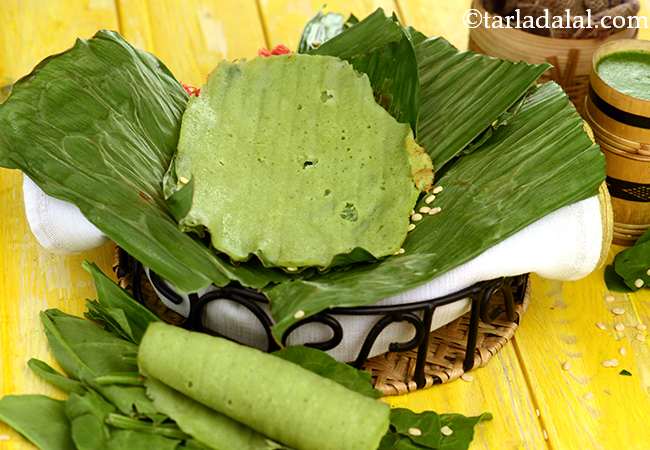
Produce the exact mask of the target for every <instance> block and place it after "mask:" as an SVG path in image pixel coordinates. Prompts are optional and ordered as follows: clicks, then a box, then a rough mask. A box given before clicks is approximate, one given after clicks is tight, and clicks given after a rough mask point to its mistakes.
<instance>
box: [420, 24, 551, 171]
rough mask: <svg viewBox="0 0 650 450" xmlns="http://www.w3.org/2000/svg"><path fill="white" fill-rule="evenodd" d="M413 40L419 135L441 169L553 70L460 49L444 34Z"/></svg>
mask: <svg viewBox="0 0 650 450" xmlns="http://www.w3.org/2000/svg"><path fill="white" fill-rule="evenodd" d="M410 33H413V34H415V35H416V36H417V37H416V38H414V40H415V41H416V42H417V41H419V43H418V44H417V45H416V47H415V50H416V55H417V60H418V72H419V79H420V104H419V117H418V126H417V136H416V139H417V141H418V143H419V144H420V145H421V146H422V147H424V149H425V150H426V151H427V152H428V153H429V155H431V159H432V160H433V166H434V167H435V168H436V170H438V169H440V168H442V166H444V165H445V164H446V163H447V162H449V161H450V160H451V159H453V158H454V157H456V156H458V155H459V154H460V152H461V151H462V150H463V149H464V148H466V147H467V145H469V144H470V143H471V142H472V141H474V140H475V139H476V138H477V137H478V136H479V135H480V134H481V133H483V132H484V131H485V130H486V129H487V128H488V127H489V126H490V125H491V124H493V123H494V122H495V121H497V120H498V119H499V117H500V116H501V115H502V114H504V113H505V112H506V111H507V110H508V109H509V108H511V107H512V106H513V105H515V104H516V103H517V101H518V100H520V99H521V98H522V97H523V96H524V95H525V94H526V92H527V91H528V90H529V89H530V87H531V86H532V85H533V84H534V83H535V81H536V80H537V79H538V78H539V77H540V76H541V75H542V74H543V73H544V72H545V71H546V70H547V69H548V66H547V65H545V64H540V65H531V64H527V63H524V62H517V63H515V62H511V61H506V60H501V59H496V58H492V57H489V56H484V55H479V54H477V53H472V52H459V51H458V50H457V49H456V48H455V47H454V46H452V45H451V44H450V43H449V42H447V41H446V40H445V39H443V38H433V39H426V40H422V38H423V35H422V34H421V33H418V32H417V31H415V30H412V29H411V31H410Z"/></svg>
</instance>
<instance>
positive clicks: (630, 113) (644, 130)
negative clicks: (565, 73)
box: [584, 39, 650, 245]
mask: <svg viewBox="0 0 650 450" xmlns="http://www.w3.org/2000/svg"><path fill="white" fill-rule="evenodd" d="M625 50H643V51H647V52H650V42H649V41H639V40H634V39H627V40H619V41H615V42H609V43H607V44H605V45H603V46H602V47H600V48H599V49H598V50H597V51H596V52H595V53H594V56H593V61H592V71H591V75H590V83H591V89H590V91H589V95H588V96H587V99H586V100H585V111H584V112H585V116H586V119H587V121H588V122H589V124H590V125H591V128H592V130H593V132H594V136H595V138H596V142H598V144H600V146H601V148H602V150H603V152H604V153H605V157H606V159H607V186H608V188H609V191H610V194H611V196H612V206H613V208H614V242H615V243H617V244H621V245H632V244H634V242H635V241H636V240H637V239H638V238H639V237H640V236H641V235H642V234H643V233H644V232H645V231H646V230H648V229H649V228H650V101H649V100H642V99H639V98H636V97H632V96H629V95H626V94H623V93H621V92H619V91H617V90H615V89H614V88H612V87H610V86H609V85H608V84H607V83H605V81H603V80H602V79H601V78H600V76H599V75H598V73H597V70H596V69H597V64H598V61H600V59H601V58H602V57H604V56H606V55H608V54H611V53H615V52H618V51H625Z"/></svg>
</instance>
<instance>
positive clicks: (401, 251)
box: [393, 248, 406, 255]
mask: <svg viewBox="0 0 650 450" xmlns="http://www.w3.org/2000/svg"><path fill="white" fill-rule="evenodd" d="M404 253H406V250H404V249H403V248H400V249H399V250H397V251H396V252H395V253H393V255H403V254H404Z"/></svg>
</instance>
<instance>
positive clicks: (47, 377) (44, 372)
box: [27, 358, 85, 393]
mask: <svg viewBox="0 0 650 450" xmlns="http://www.w3.org/2000/svg"><path fill="white" fill-rule="evenodd" d="M27 366H29V368H30V369H31V370H32V372H34V374H35V375H36V376H38V377H40V378H42V379H43V380H44V381H47V382H48V383H50V384H51V385H52V386H54V387H56V388H59V389H61V390H62V391H63V392H67V393H71V392H76V393H83V392H85V389H84V387H83V385H82V384H81V383H80V382H78V381H76V380H71V379H70V378H68V377H66V376H64V375H63V374H60V373H59V372H57V371H56V370H55V369H54V368H52V367H51V366H50V365H49V364H47V363H46V362H44V361H41V360H40V359H35V358H32V359H30V360H29V361H28V362H27Z"/></svg>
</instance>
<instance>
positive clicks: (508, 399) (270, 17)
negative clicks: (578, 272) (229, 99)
mask: <svg viewBox="0 0 650 450" xmlns="http://www.w3.org/2000/svg"><path fill="white" fill-rule="evenodd" d="M643 2H644V5H645V4H647V3H648V0H643ZM323 3H325V2H323V1H322V0H258V1H257V2H256V1H254V0H244V1H238V2H233V1H229V0H190V1H186V2H178V1H173V0H162V1H141V0H115V2H114V1H113V0H60V1H52V2H46V1H44V0H29V1H23V0H9V1H7V0H5V1H3V4H2V7H0V23H2V24H3V26H2V27H0V84H6V83H7V82H10V81H12V80H15V79H16V78H18V77H20V76H22V75H24V74H26V73H27V72H28V71H29V70H30V69H31V68H32V67H33V66H34V64H36V63H37V62H38V61H39V60H40V59H42V58H43V57H45V56H47V55H49V54H52V53H56V52H58V51H61V50H63V49H65V48H67V47H69V46H70V45H71V44H72V43H73V41H74V38H75V37H77V36H81V37H88V36H90V35H92V34H93V33H94V32H95V31H96V30H97V29H99V28H110V29H119V30H120V31H121V32H122V33H123V34H124V35H125V36H126V38H127V39H129V40H130V41H131V42H133V43H134V44H135V45H137V46H139V47H142V48H145V49H147V50H149V51H152V52H154V53H156V54H157V55H158V56H159V57H160V58H161V59H162V60H163V61H164V62H165V63H166V64H167V65H168V66H169V67H170V69H171V70H172V71H173V72H174V73H175V74H176V75H177V77H179V78H180V79H181V80H183V81H185V82H187V83H190V84H196V85H200V84H201V83H202V82H203V80H205V77H206V76H207V74H208V73H209V71H210V70H212V68H213V67H214V66H215V65H216V63H217V62H218V61H219V60H220V59H222V58H229V59H233V58H242V57H248V58H250V57H253V56H254V55H255V54H256V52H257V50H258V48H260V47H262V46H270V45H275V44H278V43H284V44H286V45H288V46H289V47H291V48H295V47H296V45H297V42H298V36H299V34H300V31H301V29H302V27H303V26H304V24H305V22H306V21H307V20H308V19H309V18H310V17H312V16H313V15H314V14H315V12H316V11H317V10H318V8H320V7H321V6H322V4H323ZM326 3H327V4H328V10H330V11H339V12H343V13H345V14H348V13H354V14H356V15H357V16H359V17H363V16H364V15H366V14H368V13H369V12H372V10H374V9H375V8H376V7H379V6H381V7H383V8H384V9H385V10H386V11H389V12H393V11H394V12H396V13H397V14H398V16H399V17H400V19H402V20H404V21H405V22H406V23H408V24H411V25H414V26H415V27H417V28H418V29H421V30H422V31H424V32H425V33H427V34H432V35H434V34H435V35H437V34H440V35H444V36H446V37H447V38H449V39H450V40H451V41H452V43H454V44H455V45H457V46H458V47H460V48H464V47H465V46H466V40H467V31H466V30H465V29H464V27H463V26H462V15H463V14H464V12H465V10H466V8H467V4H469V1H468V2H464V1H453V2H440V1H438V0H436V1H434V0H398V1H395V2H394V1H392V0H352V1H343V0H333V1H328V2H326ZM466 3H467V4H466ZM648 33H649V30H644V31H643V32H642V36H646V37H650V34H648ZM20 180H21V178H20V175H19V174H18V173H16V172H11V171H7V170H2V169H0V215H1V217H3V220H2V221H0V327H1V328H0V395H4V394H7V393H31V392H44V393H52V392H53V391H52V390H51V389H50V388H49V387H47V386H45V385H44V384H43V383H40V382H39V381H38V380H36V379H35V377H33V376H32V375H31V374H30V373H29V372H28V371H27V370H26V368H25V362H26V361H27V360H28V359H29V358H30V357H33V356H37V357H39V358H42V359H45V360H48V361H51V358H50V357H49V354H48V352H47V348H46V343H45V340H44V338H43V335H42V332H41V328H40V324H39V322H38V312H39V311H40V310H42V309H45V308H47V307H59V308H61V309H64V310H65V311H68V312H72V313H77V314H78V313H80V312H81V311H82V310H83V299H84V298H86V297H92V296H93V295H94V291H93V289H92V286H91V285H90V283H89V278H88V277H87V276H86V274H85V273H84V272H83V271H82V270H81V269H80V263H81V261H82V260H83V259H90V260H93V261H96V262H98V263H99V264H100V265H101V266H102V267H103V268H104V270H108V269H109V266H110V261H111V257H112V255H111V250H110V247H109V246H106V247H104V248H102V249H99V250H96V251H94V252H90V253H86V254H83V255H76V256H73V257H64V256H56V255H51V254H48V253H46V252H44V251H42V250H41V249H40V248H39V247H38V245H37V244H36V242H35V240H34V239H33V237H32V236H31V234H30V233H29V230H28V228H27V225H26V222H25V220H24V214H23V208H22V198H21V195H22V194H21V188H20ZM605 297H606V294H605V291H604V286H603V284H602V274H601V273H595V274H593V275H592V276H590V277H589V278H587V279H585V280H582V281H580V282H576V283H564V284H562V283H556V282H550V281H546V280H542V279H540V278H538V277H534V278H533V298H532V301H531V306H530V309H529V312H528V313H527V314H526V316H525V318H524V321H523V325H522V327H521V329H520V330H519V331H518V334H517V338H516V345H514V346H507V347H506V348H504V349H503V350H502V351H501V352H500V353H499V354H498V355H497V356H496V357H495V358H494V359H493V360H492V361H491V362H490V363H489V364H488V366H487V367H486V368H484V369H481V370H479V371H476V372H475V373H474V380H473V381H471V382H464V381H458V382H455V383H452V384H449V385H445V386H440V387H435V388H433V389H430V390H427V391H422V392H418V393H414V394H410V395H407V396H402V397H396V398H391V399H389V400H388V401H389V403H391V404H392V405H394V406H405V407H409V408H412V409H414V410H416V411H420V410H425V409H434V410H437V411H439V412H460V413H463V414H479V413H481V412H484V411H491V412H492V413H493V414H494V416H495V419H494V420H493V421H492V422H490V423H487V424H485V425H483V426H481V427H479V429H478V431H477V436H476V441H475V444H474V446H473V448H482V449H515V448H526V449H538V448H539V449H544V448H547V447H549V448H555V449H564V448H567V449H572V448H580V449H583V448H605V449H609V448H612V449H618V448H626V449H628V448H629V449H636V448H639V449H641V448H648V445H647V442H650V439H647V440H645V441H644V440H643V438H644V437H647V436H650V433H648V432H647V430H646V429H647V426H645V423H647V422H648V421H649V420H650V406H649V404H648V402H649V392H650V350H649V349H648V341H644V342H641V341H639V340H637V334H638V330H636V329H635V328H633V327H634V326H635V325H636V324H638V323H639V322H640V321H641V322H644V323H647V324H648V325H650V294H648V293H647V292H646V293H644V294H642V295H630V296H621V295H617V296H616V299H615V301H614V302H611V303H610V302H607V301H606V300H605ZM615 306H621V307H624V308H625V314H624V315H622V316H620V317H614V316H613V315H612V314H611V313H610V312H608V310H609V309H610V308H611V307H615ZM599 321H602V322H603V323H605V324H606V325H607V326H608V329H607V330H606V331H603V330H600V329H598V328H597V327H596V325H595V324H596V322H599ZM617 322H620V323H623V324H625V326H626V328H625V330H624V331H623V332H621V333H618V332H616V331H615V330H613V329H612V328H611V327H612V326H613V325H614V323H617ZM619 337H620V340H617V338H619ZM621 347H625V348H626V355H625V356H622V355H620V354H619V353H618V352H619V349H620V348H621ZM609 358H618V359H619V361H620V367H618V368H609V369H606V368H604V367H602V364H601V363H602V360H603V359H609ZM565 361H570V367H569V370H563V369H562V364H563V363H564V362H565ZM621 368H626V369H627V370H629V371H630V372H632V377H623V376H620V375H618V372H619V371H620V369H621ZM54 394H55V395H57V394H56V393H54ZM536 410H539V413H540V417H537V411H536ZM545 433H546V435H547V436H548V440H545V439H544V434H545ZM0 435H7V436H9V440H8V441H2V440H0V449H3V450H4V449H7V450H18V449H27V448H32V447H31V446H29V445H28V444H26V443H25V442H24V441H23V440H22V439H20V438H18V437H17V436H16V435H15V434H14V433H13V432H11V431H10V430H8V429H7V428H6V427H3V426H1V425H0Z"/></svg>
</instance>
